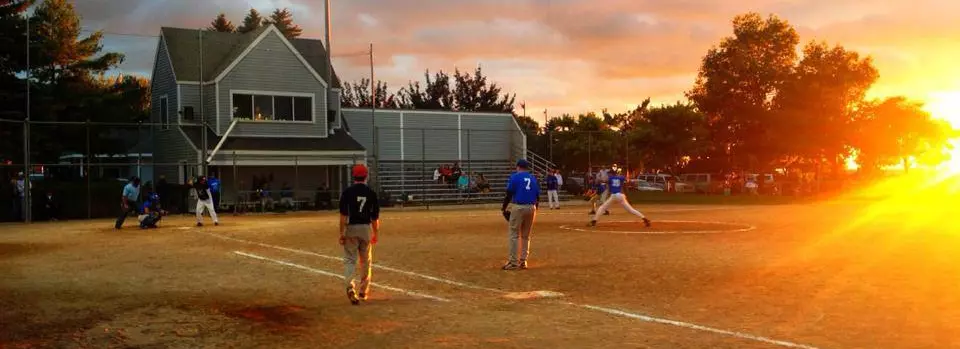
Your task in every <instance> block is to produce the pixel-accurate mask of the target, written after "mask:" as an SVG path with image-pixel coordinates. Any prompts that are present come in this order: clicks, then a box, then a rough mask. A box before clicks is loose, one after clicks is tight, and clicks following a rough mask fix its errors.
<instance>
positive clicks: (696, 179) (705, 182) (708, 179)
mask: <svg viewBox="0 0 960 349" xmlns="http://www.w3.org/2000/svg"><path fill="white" fill-rule="evenodd" d="M722 178H723V177H722V176H720V175H717V174H712V173H687V174H684V175H681V176H680V181H682V182H684V183H687V184H689V185H691V186H693V191H694V192H697V193H707V194H713V193H718V192H719V191H720V187H721V185H722V184H723V179H722Z"/></svg>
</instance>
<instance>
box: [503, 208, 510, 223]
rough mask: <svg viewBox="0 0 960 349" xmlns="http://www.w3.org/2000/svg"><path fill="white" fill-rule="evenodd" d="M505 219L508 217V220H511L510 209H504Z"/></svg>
mask: <svg viewBox="0 0 960 349" xmlns="http://www.w3.org/2000/svg"><path fill="white" fill-rule="evenodd" d="M503 219H506V220H507V222H509V221H510V211H503Z"/></svg>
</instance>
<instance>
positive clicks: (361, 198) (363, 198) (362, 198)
mask: <svg viewBox="0 0 960 349" xmlns="http://www.w3.org/2000/svg"><path fill="white" fill-rule="evenodd" d="M357 202H359V203H360V209H359V210H357V213H361V212H363V206H365V205H366V204H367V197H366V196H358V197H357Z"/></svg>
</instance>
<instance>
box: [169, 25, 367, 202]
mask: <svg viewBox="0 0 960 349" xmlns="http://www.w3.org/2000/svg"><path fill="white" fill-rule="evenodd" d="M326 55H327V53H326V50H325V48H324V46H323V43H322V42H321V41H319V40H311V39H287V38H285V37H284V36H283V35H282V34H281V33H280V32H279V31H278V30H277V29H276V28H275V27H274V26H272V25H270V26H266V27H263V28H260V29H259V30H255V31H252V32H249V33H245V34H240V33H219V32H211V31H202V30H194V29H180V28H167V27H164V28H162V29H161V36H160V40H159V43H158V47H157V53H156V58H155V63H154V67H153V81H152V90H153V97H152V113H151V117H152V120H151V121H152V122H155V123H158V124H161V126H158V127H156V128H155V130H154V137H153V138H154V142H155V144H154V152H153V154H154V159H153V160H154V163H155V171H154V172H155V173H154V175H155V177H157V178H159V177H160V176H164V177H166V178H167V180H168V181H169V182H171V183H185V182H186V181H187V179H188V178H192V177H194V176H196V175H197V174H198V173H199V171H200V169H201V164H202V163H203V162H204V161H207V162H208V165H209V170H210V173H211V174H216V175H218V176H219V177H220V178H221V180H222V186H223V188H224V196H223V199H222V200H223V202H231V201H233V200H236V199H237V198H238V196H239V195H242V196H243V197H246V196H247V195H249V194H251V193H250V191H252V190H254V189H255V187H254V185H255V184H257V183H260V182H266V185H269V186H270V187H271V189H272V191H274V192H276V191H278V190H279V189H280V188H281V186H284V184H286V186H289V187H291V188H293V189H295V190H296V196H297V197H298V198H304V199H306V198H309V197H311V196H312V193H313V191H314V190H316V189H317V188H318V187H319V186H321V185H324V186H327V187H333V188H337V187H339V186H340V185H341V184H342V183H344V182H345V180H346V178H347V176H346V171H347V169H348V168H349V167H350V166H352V165H353V164H356V163H365V162H366V152H365V149H364V147H363V146H362V145H360V143H358V142H357V141H356V140H354V139H353V138H352V137H351V136H350V135H349V134H348V133H347V130H346V127H344V126H345V123H344V122H343V120H342V119H341V117H340V110H339V108H340V103H339V97H340V81H339V79H338V78H337V77H336V75H335V74H332V72H331V75H332V76H333V78H332V79H331V80H332V81H326V78H325V77H326V76H327V72H328V70H330V69H331V67H330V66H329V65H328V64H327V57H326ZM204 122H205V124H206V126H204ZM204 134H206V137H204ZM204 138H206V140H204ZM204 143H205V145H204ZM204 147H206V152H205V153H206V155H207V157H206V159H204V158H202V157H201V154H202V153H203V152H201V149H203V148H204ZM261 184H262V183H261Z"/></svg>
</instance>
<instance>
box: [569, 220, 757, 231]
mask: <svg viewBox="0 0 960 349" xmlns="http://www.w3.org/2000/svg"><path fill="white" fill-rule="evenodd" d="M657 222H662V223H691V224H716V225H725V226H730V227H733V226H735V227H740V228H734V229H714V230H641V231H620V230H597V229H588V228H575V227H572V226H569V225H561V226H560V229H565V230H572V231H578V232H583V233H607V234H624V235H631V234H649V235H665V234H721V233H743V232H748V231H753V230H756V229H757V227H756V226H755V225H750V224H743V223H729V222H711V221H678V220H657V221H653V225H654V226H656V224H657ZM608 223H637V224H642V223H641V222H639V221H608ZM597 224H598V225H602V224H603V222H602V221H601V222H598V223H597Z"/></svg>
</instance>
